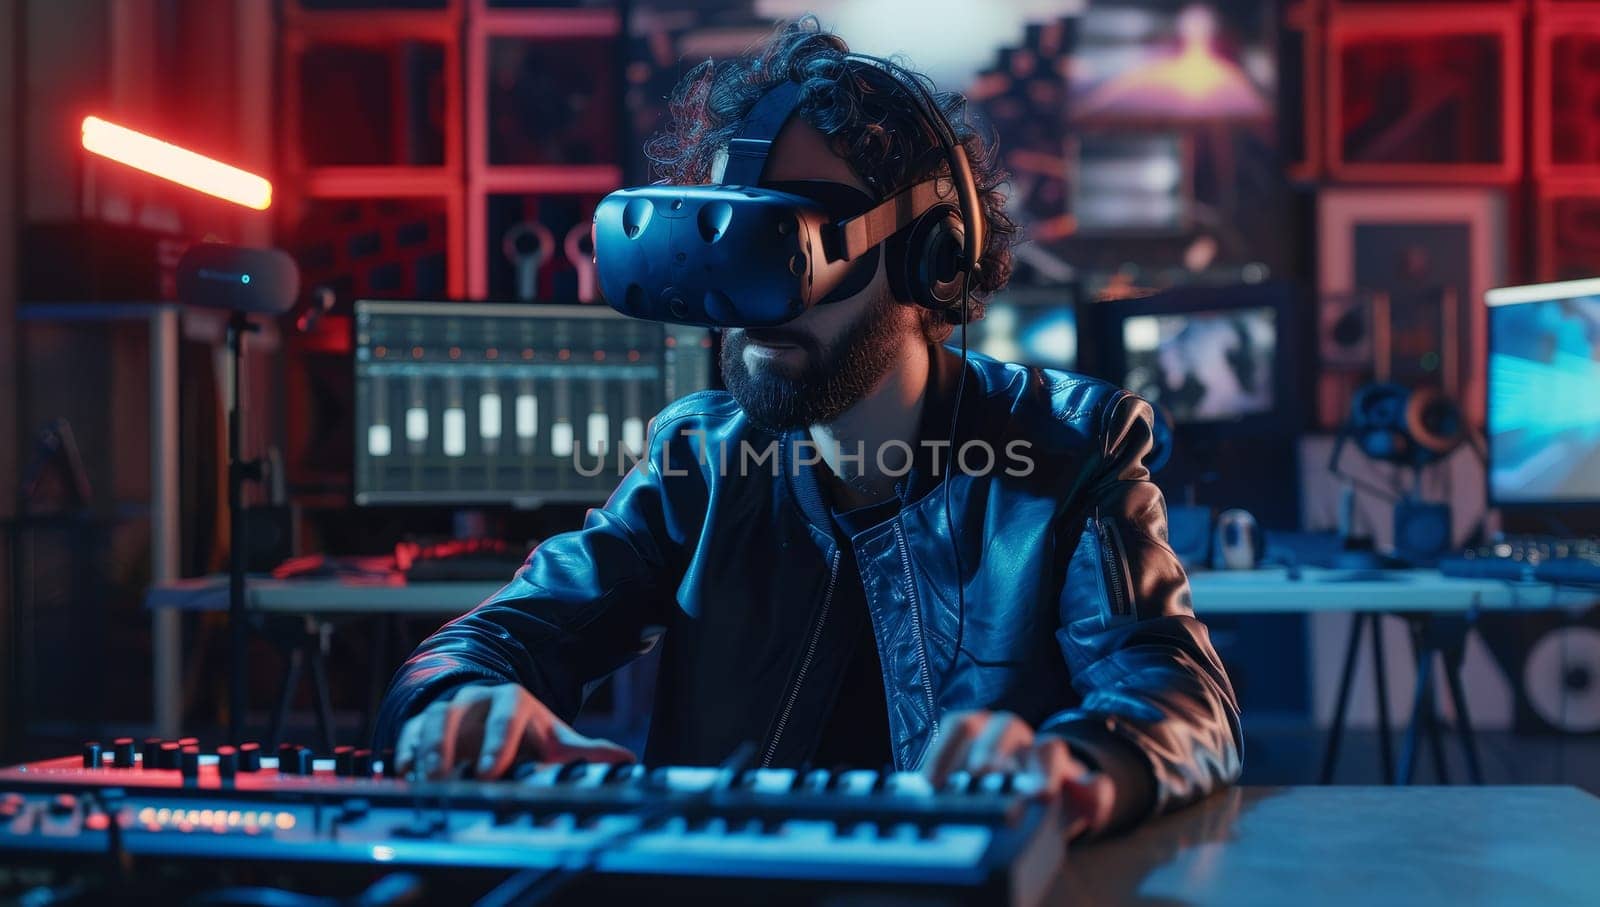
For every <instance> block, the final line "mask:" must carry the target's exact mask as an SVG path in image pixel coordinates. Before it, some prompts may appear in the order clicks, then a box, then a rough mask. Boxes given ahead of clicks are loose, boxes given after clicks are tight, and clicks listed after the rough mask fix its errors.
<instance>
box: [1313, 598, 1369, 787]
mask: <svg viewBox="0 0 1600 907" xmlns="http://www.w3.org/2000/svg"><path fill="white" fill-rule="evenodd" d="M1368 616H1369V615H1367V614H1364V613H1361V612H1357V613H1356V614H1353V615H1351V617H1350V641H1349V642H1348V643H1346V644H1345V650H1344V671H1343V672H1342V673H1341V674H1340V675H1339V698H1338V699H1337V700H1336V701H1335V702H1334V705H1333V723H1332V724H1331V725H1329V726H1328V746H1327V749H1326V750H1324V751H1323V754H1322V772H1321V781H1320V782H1319V783H1321V784H1332V783H1333V769H1334V766H1335V765H1336V764H1337V763H1338V761H1339V741H1340V738H1341V737H1343V736H1344V716H1345V710H1346V709H1347V708H1348V707H1349V705H1350V687H1351V684H1352V683H1353V682H1354V680H1355V673H1356V655H1358V654H1359V653H1360V651H1361V628H1362V626H1363V625H1365V623H1366V621H1367V618H1368Z"/></svg>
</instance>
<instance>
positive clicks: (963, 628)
mask: <svg viewBox="0 0 1600 907" xmlns="http://www.w3.org/2000/svg"><path fill="white" fill-rule="evenodd" d="M971 281H972V275H970V274H969V275H967V279H966V280H964V281H962V283H961V378H960V379H959V380H958V381H957V382H956V405H955V406H953V407H951V408H950V465H952V466H954V465H956V461H957V458H956V419H957V417H958V416H960V415H961V398H962V397H963V396H965V395H966V390H967V300H968V297H969V296H970V295H971V287H972V282H971ZM952 472H953V470H952ZM952 479H953V476H949V475H947V476H945V479H944V529H945V532H947V533H949V534H950V553H951V554H953V555H955V559H956V646H955V651H954V652H952V653H951V655H950V667H951V669H952V670H954V669H955V667H956V664H957V663H958V662H959V661H960V660H961V645H962V643H963V642H964V641H965V639H966V634H967V583H966V567H965V566H964V565H963V564H962V563H961V544H960V542H958V541H957V539H956V526H955V518H954V517H952V516H951V515H950V484H951V480H952Z"/></svg>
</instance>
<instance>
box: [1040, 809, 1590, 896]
mask: <svg viewBox="0 0 1600 907" xmlns="http://www.w3.org/2000/svg"><path fill="white" fill-rule="evenodd" d="M1596 854H1600V799H1596V798H1595V797H1592V796H1590V795H1589V794H1586V793H1584V792H1582V791H1580V790H1578V789H1577V788H1572V787H1472V788H1455V787H1411V788H1395V787H1280V788H1272V787H1244V788H1233V789H1230V790H1226V791H1222V792H1220V793H1218V794H1216V795H1215V796H1212V797H1210V798H1208V799H1207V800H1205V801H1204V802H1201V803H1197V804H1195V805H1194V806H1192V807H1190V808H1188V809H1185V810H1180V811H1179V812H1177V813H1174V814H1173V815H1170V816H1164V817H1162V818H1160V819H1157V820H1155V821H1154V822H1151V823H1150V824H1148V825H1146V826H1144V827H1142V828H1140V829H1138V830H1136V831H1134V832H1133V833H1132V834H1130V835H1127V836H1125V837H1122V838H1117V839H1113V840H1109V841H1102V842H1098V843H1094V844H1088V845H1085V846H1082V847H1076V848H1073V849H1071V850H1070V851H1069V853H1068V856H1067V863H1066V866H1065V868H1064V870H1063V872H1062V874H1061V876H1060V878H1059V879H1058V880H1057V883H1056V885H1055V887H1054V888H1053V889H1052V892H1051V895H1050V897H1048V898H1046V899H1045V901H1044V903H1047V904H1073V905H1076V907H1101V905H1124V904H1148V905H1155V904H1162V905H1179V904H1183V905H1195V907H1204V905H1212V904H1215V905H1226V907H1243V905H1255V904H1261V905H1283V904H1293V905H1295V907H1315V905H1322V904H1340V905H1343V904H1384V905H1387V904H1482V905H1499V904H1506V905H1519V907H1520V905H1523V904H1540V905H1565V904H1573V905H1587V904H1596V903H1600V860H1596V859H1595V855H1596Z"/></svg>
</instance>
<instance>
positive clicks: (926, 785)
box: [885, 772, 934, 797]
mask: <svg viewBox="0 0 1600 907" xmlns="http://www.w3.org/2000/svg"><path fill="white" fill-rule="evenodd" d="M885 787H886V788H887V789H888V791H889V793H891V794H893V795H895V796H897V797H931V796H933V794H934V790H933V784H931V783H930V782H929V781H928V776H927V775H924V774H922V773H921V772H895V773H894V774H893V775H890V776H889V781H888V782H887V784H885Z"/></svg>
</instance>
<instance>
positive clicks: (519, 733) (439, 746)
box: [395, 683, 637, 778]
mask: <svg viewBox="0 0 1600 907" xmlns="http://www.w3.org/2000/svg"><path fill="white" fill-rule="evenodd" d="M519 758H521V759H524V760H527V759H538V760H541V761H546V762H570V761H572V760H574V759H584V760H587V761H589V762H608V763H626V762H635V761H637V759H636V758H635V757H634V755H633V753H631V752H629V751H628V750H627V749H625V748H624V747H621V746H618V745H617V744H615V743H612V742H611V741H609V740H600V739H598V738H594V737H585V736H583V735H582V734H580V733H578V732H577V731H575V730H573V729H572V726H571V725H569V724H567V723H566V722H565V721H562V720H561V719H560V718H557V717H556V715H555V713H554V712H552V711H550V709H548V708H546V707H545V704H544V703H542V702H540V701H539V700H537V699H535V698H533V694H532V693H529V692H528V691H527V690H526V689H525V688H523V686H522V685H521V684H518V683H502V684H495V685H492V686H491V685H484V684H474V685H470V686H464V687H461V688H460V689H458V690H456V691H455V692H454V693H453V694H448V695H446V696H444V697H442V698H440V699H439V700H438V701H436V702H434V703H433V704H431V705H429V706H428V707H427V708H425V709H423V710H422V712H420V713H419V714H418V715H417V716H416V717H414V718H412V719H411V720H410V721H407V722H406V723H405V726H404V727H402V728H401V729H400V739H399V741H398V742H397V743H396V745H395V762H396V764H397V767H398V768H399V770H400V772H401V773H402V774H408V773H410V772H412V771H414V770H415V771H417V772H418V773H419V774H420V775H422V776H424V777H427V778H445V777H449V776H451V773H452V770H453V769H454V768H455V767H456V766H458V765H472V766H473V769H474V774H475V775H476V777H478V778H499V777H500V776H502V775H504V774H505V773H506V771H507V770H509V769H510V768H511V766H512V764H513V763H514V762H516V761H517V760H518V759H519Z"/></svg>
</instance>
